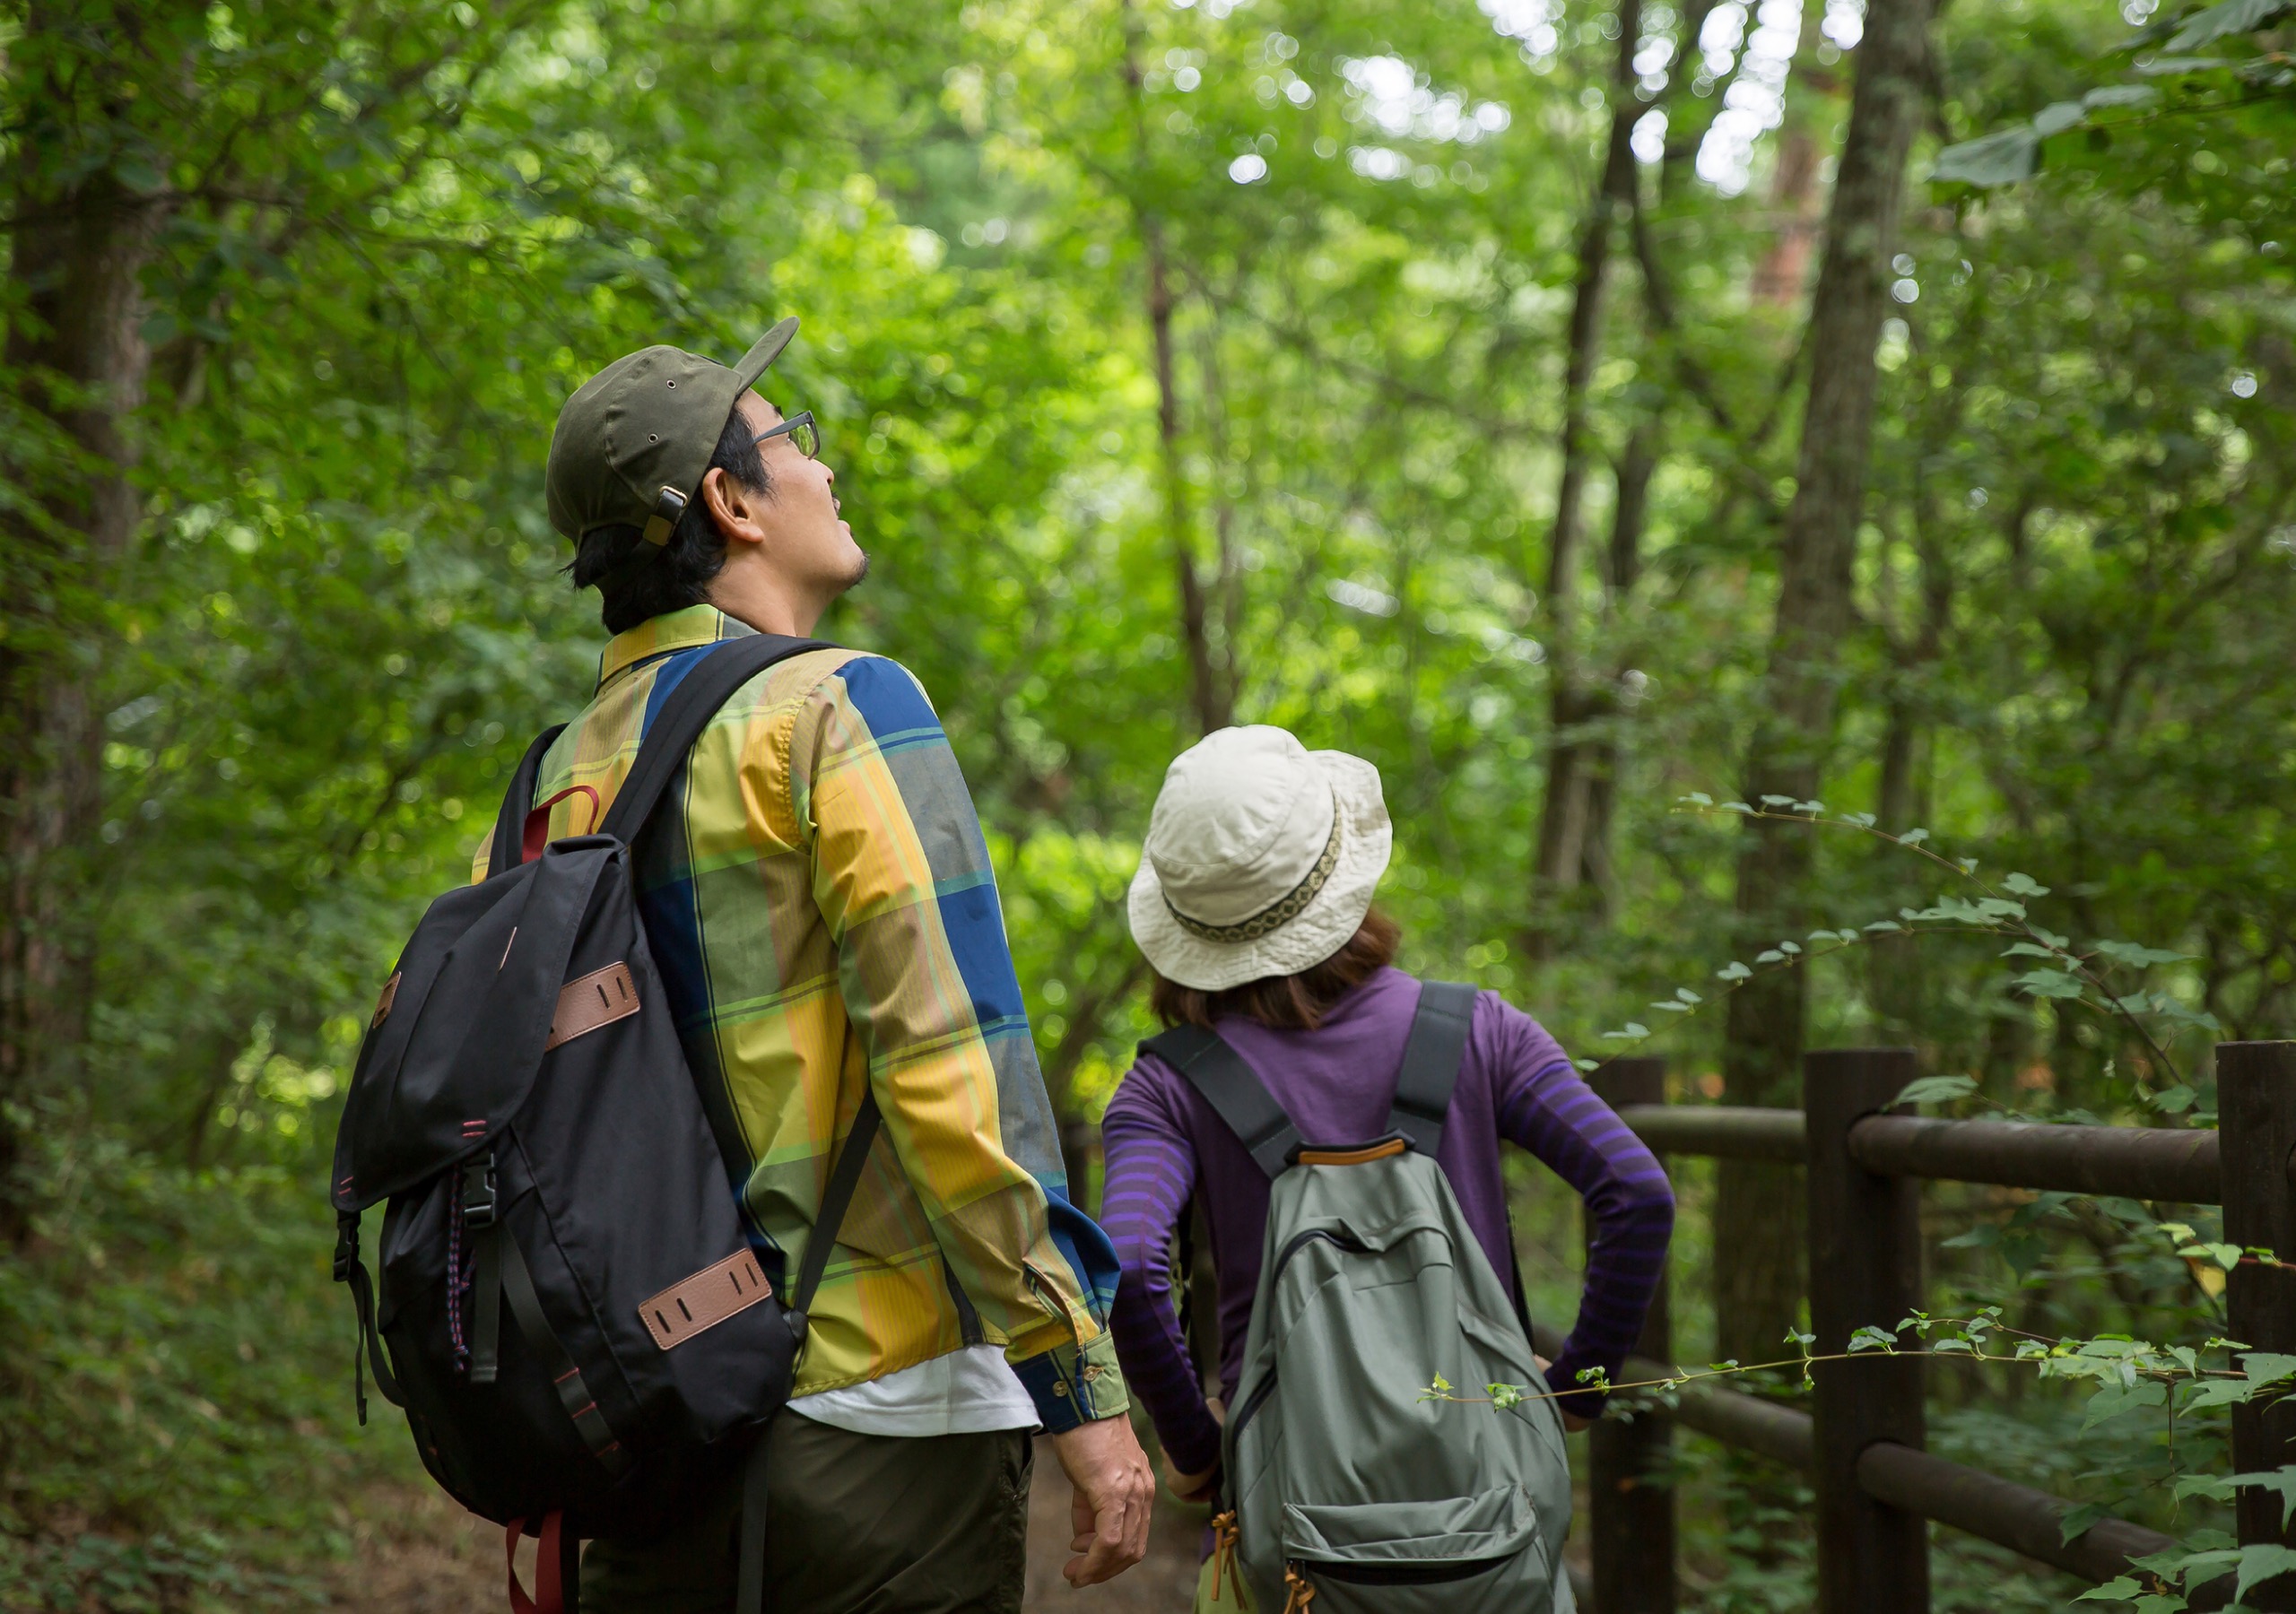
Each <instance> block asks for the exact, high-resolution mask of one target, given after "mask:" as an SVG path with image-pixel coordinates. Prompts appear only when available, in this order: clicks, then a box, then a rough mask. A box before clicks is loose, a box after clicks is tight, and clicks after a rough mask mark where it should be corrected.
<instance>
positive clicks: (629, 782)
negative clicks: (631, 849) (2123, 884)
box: [598, 633, 837, 842]
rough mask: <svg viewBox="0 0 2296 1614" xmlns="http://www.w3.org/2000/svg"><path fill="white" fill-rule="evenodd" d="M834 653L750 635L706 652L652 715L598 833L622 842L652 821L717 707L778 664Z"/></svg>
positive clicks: (823, 643)
mask: <svg viewBox="0 0 2296 1614" xmlns="http://www.w3.org/2000/svg"><path fill="white" fill-rule="evenodd" d="M836 648H837V646H834V645H832V644H831V643H829V642H828V641H827V640H825V639H801V638H788V637H787V635H784V634H778V633H751V634H744V635H743V636H742V637H741V638H735V639H727V640H726V641H725V642H724V643H723V644H720V645H718V646H716V647H714V648H712V649H710V650H709V651H706V652H705V653H704V654H703V655H701V657H700V660H699V661H698V662H697V663H696V664H695V665H693V666H692V667H691V668H689V669H688V670H687V672H686V675H685V676H684V677H683V678H682V679H680V680H679V681H678V687H677V688H676V689H674V690H671V691H670V696H669V699H667V700H665V701H664V702H663V703H662V709H661V710H660V711H658V712H657V713H656V714H655V715H654V721H653V723H652V724H651V725H648V728H647V731H646V740H645V742H644V743H643V744H641V745H640V746H639V748H638V759H637V760H636V761H635V762H632V763H631V766H630V773H629V776H628V777H625V778H624V779H623V780H622V788H621V789H620V790H618V791H616V792H615V793H614V798H613V806H612V807H611V808H609V809H608V810H607V811H606V816H605V821H604V823H602V824H600V825H599V826H598V833H599V834H601V835H611V836H613V837H615V838H616V839H617V840H621V841H623V842H628V841H631V840H634V839H636V838H637V835H638V831H639V829H643V828H644V827H645V824H646V820H648V818H650V817H651V816H653V811H654V804H655V803H657V802H658V801H660V800H661V798H662V792H663V791H665V790H666V789H667V788H669V784H670V781H671V780H672V779H673V778H674V777H677V771H678V769H679V768H683V766H684V765H685V757H686V753H687V752H688V751H691V750H692V749H693V743H694V742H695V741H697V740H699V739H700V738H701V731H702V730H703V729H705V728H708V727H709V720H710V719H711V718H712V717H715V716H717V715H718V707H722V706H724V705H725V704H726V701H728V700H730V699H733V695H734V691H735V690H738V689H740V688H741V687H742V686H743V685H744V684H745V683H747V682H749V681H750V680H751V679H752V678H755V677H756V676H757V675H758V674H759V673H761V672H764V671H765V670H766V669H767V668H768V667H770V666H772V665H773V664H775V663H776V662H785V661H787V660H788V659H789V658H790V657H791V656H793V655H803V654H804V653H805V652H806V651H808V650H834V649H836Z"/></svg>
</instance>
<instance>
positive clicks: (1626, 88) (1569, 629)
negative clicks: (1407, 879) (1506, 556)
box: [1532, 0, 1644, 933]
mask: <svg viewBox="0 0 2296 1614" xmlns="http://www.w3.org/2000/svg"><path fill="white" fill-rule="evenodd" d="M1617 23H1618V30H1619V31H1618V54H1617V56H1616V57H1615V59H1614V61H1613V66H1612V69H1611V81H1610V88H1609V100H1610V108H1611V129H1610V141H1609V143H1608V145H1607V146H1606V147H1605V152H1604V157H1603V168H1602V173H1601V175H1600V176H1599V177H1598V178H1597V179H1596V183H1595V187H1594V190H1593V193H1592V194H1591V195H1588V197H1587V212H1586V215H1585V217H1584V218H1583V219H1582V220H1581V221H1580V222H1579V226H1578V268H1577V273H1576V274H1575V277H1574V280H1573V283H1572V285H1571V293H1570V332H1569V335H1568V338H1567V340H1566V343H1565V347H1564V356H1563V367H1562V436H1561V461H1562V464H1561V476H1560V478H1559V480H1558V482H1557V484H1556V487H1555V494H1554V521H1553V524H1552V526H1550V527H1549V529H1548V532H1547V549H1546V622H1547V662H1548V666H1549V672H1548V676H1547V690H1548V696H1547V702H1548V728H1547V752H1546V794H1545V796H1544V800H1543V803H1542V805H1541V807H1540V810H1539V838H1538V852H1537V859H1538V861H1537V866H1536V870H1535V883H1536V887H1537V889H1536V892H1535V897H1534V901H1533V907H1532V912H1533V914H1534V915H1535V916H1536V917H1535V920H1534V930H1535V933H1544V926H1545V924H1546V916H1547V915H1549V914H1550V913H1551V910H1552V907H1553V904H1554V902H1555V900H1556V898H1558V897H1559V896H1561V894H1562V893H1564V892H1567V891H1570V890H1571V889H1574V888H1576V887H1577V886H1578V885H1579V884H1580V883H1581V880H1582V877H1583V876H1584V874H1585V872H1586V862H1587V858H1586V852H1587V829H1588V824H1589V821H1590V820H1591V819H1592V818H1593V817H1594V815H1595V814H1596V811H1598V809H1597V807H1596V799H1595V798H1596V772H1597V766H1596V764H1597V759H1598V753H1599V751H1600V747H1599V746H1598V745H1597V744H1596V741H1595V738H1594V736H1593V734H1592V733H1590V729H1589V725H1590V724H1592V723H1594V722H1595V721H1596V720H1597V719H1599V718H1600V717H1601V716H1603V715H1604V713H1605V710H1606V708H1607V704H1608V703H1607V701H1606V700H1605V698H1604V697H1603V696H1602V695H1601V694H1600V693H1598V692H1596V691H1595V690H1590V689H1589V688H1588V679H1587V655H1586V648H1585V646H1583V645H1582V644H1581V643H1580V638H1581V633H1580V622H1579V620H1578V619H1579V616H1580V614H1581V612H1580V604H1579V600H1578V580H1579V573H1580V572H1581V570H1583V569H1584V567H1585V554H1584V551H1585V547H1586V534H1587V523H1586V512H1585V507H1586V496H1587V473H1588V471H1589V469H1590V468H1591V466H1592V464H1593V462H1594V460H1595V457H1596V444H1595V440H1594V429H1593V425H1592V423H1591V421H1590V420H1589V418H1588V417H1589V413H1590V397H1589V395H1590V393H1591V392H1592V390H1593V385H1594V376H1595V364H1596V360H1597V359H1598V358H1599V357H1600V355H1601V352H1602V342H1603V310H1604V304H1605V300H1606V295H1607V292H1608V290H1609V284H1608V282H1609V280H1610V272H1611V271H1610V263H1611V242H1612V239H1613V235H1614V234H1615V233H1616V231H1617V229H1618V227H1619V225H1620V223H1621V221H1622V220H1623V219H1624V218H1625V217H1626V216H1627V215H1629V214H1630V213H1631V212H1632V210H1633V208H1634V203H1635V164H1634V144H1633V141H1634V126H1635V123H1636V120H1637V119H1639V117H1641V116H1642V113H1643V111H1644V108H1643V105H1642V103H1641V102H1640V101H1639V100H1636V99H1635V94H1634V89H1635V80H1636V74H1635V70H1634V55H1635V51H1636V49H1637V48H1638V47H1639V44H1640V41H1641V34H1642V6H1641V0H1621V4H1619V6H1618V7H1617Z"/></svg>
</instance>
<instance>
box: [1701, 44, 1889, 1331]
mask: <svg viewBox="0 0 2296 1614" xmlns="http://www.w3.org/2000/svg"><path fill="white" fill-rule="evenodd" d="M1931 9H1932V8H1931V4H1930V0H1902V3H1901V4H1893V5H1883V6H1875V7H1874V8H1873V9H1872V10H1871V11H1870V12H1869V13H1868V14H1867V17H1866V28H1865V38H1864V39H1863V40H1862V41H1861V42H1860V44H1859V46H1858V48H1857V53H1856V56H1857V65H1856V83H1855V88H1854V90H1853V91H1852V94H1851V101H1850V112H1849V128H1848V134H1847V135H1846V136H1845V138H1844V142H1843V145H1842V151H1841V159H1840V164H1839V169H1838V171H1837V178H1836V179H1835V182H1834V191H1833V196H1832V199H1831V202H1830V204H1828V207H1827V211H1826V228H1825V244H1824V258H1823V261H1822V265H1821V266H1820V268H1819V271H1818V284H1817V290H1816V291H1815V293H1814V296H1813V302H1812V306H1811V310H1810V325H1809V336H1808V343H1809V351H1810V354H1811V359H1810V385H1809V394H1808V398H1807V401H1806V404H1805V409H1804V413H1803V422H1802V441H1801V451H1800V455H1799V457H1798V461H1797V464H1796V484H1795V490H1794V498H1793V500H1792V502H1791V503H1790V504H1789V505H1788V507H1787V513H1786V521H1785V529H1784V532H1783V534H1782V537H1781V542H1780V546H1779V594H1778V611H1777V617H1776V619H1775V621H1774V624H1773V626H1772V629H1771V632H1770V650H1769V665H1768V671H1767V672H1766V674H1765V676H1764V679H1763V684H1762V697H1761V702H1760V707H1759V713H1758V716H1757V717H1756V719H1755V723H1754V728H1753V733H1752V740H1751V742H1750V743H1749V745H1748V749H1747V754H1746V760H1745V771H1744V780H1745V793H1746V799H1747V800H1748V801H1750V802H1754V803H1761V802H1764V801H1768V802H1770V803H1791V802H1802V801H1807V800H1809V799H1811V798H1812V797H1813V796H1815V795H1816V794H1817V792H1818V788H1819V784H1820V781H1821V779H1822V777H1823V770H1824V765H1825V760H1826V753H1827V750H1828V747H1829V745H1830V742H1831V739H1832V736H1833V731H1834V718H1835V712H1836V707H1837V705H1838V695H1839V681H1840V676H1841V661H1842V650H1843V646H1844V643H1845V641H1846V640H1847V638H1848V635H1849V631H1850V628H1851V621H1852V612H1851V600H1850V586H1851V577H1852V562H1853V560H1855V558H1856V554H1857V532H1858V526H1859V523H1860V520H1861V517H1862V516H1863V513H1864V508H1865V465H1866V456H1867V449H1868V447H1869V444H1870V442H1871V438H1872V434H1873V421H1874V394H1875V388H1876V385H1877V381H1878V377H1879V370H1878V369H1877V367H1876V365H1875V362H1874V348H1875V345H1876V343H1877V342H1878V341H1879V339H1880V336H1881V332H1882V321H1883V316H1884V315H1885V314H1886V313H1887V311H1888V308H1889V293H1888V285H1889V280H1890V273H1889V265H1890V258H1891V255H1892V252H1893V251H1894V250H1895V246H1894V243H1895V240H1896V237H1897V230H1898V214H1899V211H1900V203H1901V200H1902V197H1903V195H1904V187H1905V165H1906V153H1907V152H1908V150H1909V147H1910V145H1911V143H1912V141H1913V136H1914V132H1915V130H1916V129H1917V128H1918V126H1919V125H1920V121H1921V111H1922V103H1923V97H1924V94H1925V91H1924V84H1925V82H1926V73H1927V67H1928V55H1929V42H1928V41H1929V19H1930V13H1931ZM1812 846H1813V842H1812V839H1811V837H1810V835H1809V833H1808V832H1807V831H1806V830H1802V829H1797V828H1796V827H1795V826H1792V825H1780V824H1773V823H1762V822H1754V823H1749V824H1748V825H1746V826H1745V828H1744V839H1743V841H1742V842H1741V845H1740V847H1739V851H1738V857H1737V900H1736V932H1737V935H1738V937H1739V940H1740V941H1741V942H1742V944H1745V945H1749V946H1755V947H1759V946H1767V945H1770V944H1771V943H1773V942H1775V941H1778V940H1779V939H1780V938H1781V937H1788V936H1791V935H1793V934H1794V933H1796V931H1797V929H1799V928H1804V927H1805V926H1806V922H1807V894H1806V884H1807V881H1808V878H1809V875H1810V872H1811V859H1812ZM1805 992H1806V982H1805V977H1804V974H1803V972H1802V971H1800V970H1798V969H1785V970H1777V971H1771V972H1769V973H1765V974H1761V975H1757V976H1754V977H1753V979H1752V980H1751V981H1749V982H1748V983H1746V985H1745V986H1744V988H1742V989H1741V990H1740V991H1738V992H1736V993H1734V994H1731V998H1730V1006H1729V1015H1728V1023H1727V1026H1726V1030H1725V1034H1724V1035H1725V1042H1724V1046H1723V1058H1722V1080H1723V1091H1724V1094H1725V1096H1726V1098H1728V1100H1729V1101H1730V1102H1731V1103H1734V1104H1753V1105H1778V1104H1789V1105H1790V1104H1794V1103H1796V1102H1797V1096H1798V1093H1799V1090H1800V1089H1799V1083H1800V1069H1799V1067H1800V1062H1801V1054H1802V1036H1803V1023H1804V1017H1805ZM1717 1190H1718V1191H1717V1194H1716V1202H1715V1211H1714V1239H1715V1245H1716V1247H1717V1248H1718V1249H1726V1250H1729V1251H1730V1252H1731V1253H1732V1259H1730V1260H1729V1261H1727V1262H1718V1263H1716V1266H1715V1317H1716V1332H1717V1342H1718V1348H1719V1349H1720V1351H1721V1353H1722V1354H1723V1355H1724V1356H1726V1357H1731V1356H1735V1357H1736V1358H1739V1359H1741V1360H1758V1359H1760V1358H1759V1355H1758V1354H1757V1353H1759V1352H1761V1351H1764V1350H1768V1349H1770V1348H1771V1347H1772V1346H1774V1345H1776V1344H1777V1343H1778V1341H1779V1336H1780V1335H1781V1334H1782V1333H1783V1332H1784V1331H1785V1330H1786V1328H1787V1325H1788V1324H1789V1323H1792V1322H1793V1321H1794V1319H1795V1317H1796V1315H1797V1312H1798V1309H1799V1307H1800V1305H1801V1299H1802V1279H1801V1250H1802V1220H1803V1218H1802V1202H1801V1195H1800V1191H1799V1186H1798V1184H1796V1183H1795V1182H1794V1181H1793V1179H1792V1178H1791V1177H1790V1176H1789V1175H1788V1174H1787V1173H1786V1172H1784V1171H1781V1170H1779V1169H1777V1168H1776V1167H1762V1166H1754V1165H1748V1164H1744V1163H1738V1162H1731V1161H1724V1162H1722V1164H1721V1167H1720V1170H1719V1172H1718V1177H1717Z"/></svg>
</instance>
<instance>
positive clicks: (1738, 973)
mask: <svg viewBox="0 0 2296 1614" xmlns="http://www.w3.org/2000/svg"><path fill="white" fill-rule="evenodd" d="M1714 974H1715V977H1716V978H1717V979H1718V980H1724V981H1743V980H1744V979H1745V978H1746V977H1747V976H1750V975H1752V974H1753V971H1752V970H1751V969H1749V968H1746V966H1744V964H1741V963H1739V962H1738V961H1737V960H1736V959H1731V960H1730V961H1729V962H1728V963H1727V964H1725V965H1724V966H1722V968H1719V969H1718V970H1716V971H1715V972H1714Z"/></svg>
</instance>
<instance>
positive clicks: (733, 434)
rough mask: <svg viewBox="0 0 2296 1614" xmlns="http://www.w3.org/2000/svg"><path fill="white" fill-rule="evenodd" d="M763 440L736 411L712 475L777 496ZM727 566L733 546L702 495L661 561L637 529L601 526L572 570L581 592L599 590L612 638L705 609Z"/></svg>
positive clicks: (588, 536)
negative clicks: (713, 582) (667, 615)
mask: <svg viewBox="0 0 2296 1614" xmlns="http://www.w3.org/2000/svg"><path fill="white" fill-rule="evenodd" d="M756 435H757V434H756V432H755V431H754V430H752V428H751V426H750V422H749V420H748V417H746V416H745V415H744V414H743V413H742V412H741V409H740V407H739V406H738V405H736V406H735V410H734V412H733V413H732V414H730V415H728V416H726V426H725V430H722V431H720V432H719V433H718V448H717V451H716V452H715V453H713V454H712V455H710V456H709V469H710V470H712V471H723V472H724V473H726V476H727V477H728V478H729V479H730V480H732V481H734V482H739V483H740V484H741V485H742V486H743V487H744V488H746V489H748V490H750V491H751V492H752V493H759V494H770V493H771V492H772V491H773V483H772V480H771V478H770V477H769V476H768V475H767V474H766V469H765V456H763V455H762V454H761V453H759V452H758V447H757V444H756V443H755V442H754V441H752V438H755V436H756ZM640 551H643V552H642V553H641V552H640ZM725 565H726V540H725V538H724V537H723V536H722V535H721V534H719V533H718V524H717V522H716V521H715V520H713V519H711V517H710V515H709V507H708V505H707V504H706V503H705V502H704V500H703V499H702V497H701V492H700V489H699V488H698V487H697V488H696V489H695V490H694V496H693V498H692V499H691V501H690V502H689V503H688V504H687V505H686V507H685V513H684V514H683V515H682V516H679V517H678V521H677V525H675V526H674V527H672V528H671V529H670V541H669V542H667V543H665V544H664V545H663V546H662V547H661V550H660V551H659V552H658V553H657V552H656V551H655V549H654V546H653V545H652V544H650V543H648V542H646V538H645V534H643V533H641V532H640V531H639V529H638V528H636V527H634V526H623V525H618V524H617V525H608V526H596V527H592V528H591V529H590V530H589V531H588V532H587V533H585V534H582V540H581V542H578V543H577V544H576V545H575V546H574V564H573V565H572V566H571V567H570V568H568V569H569V570H570V571H571V572H572V573H573V575H574V586H575V587H577V588H589V587H592V586H596V589H597V591H598V595H599V612H598V614H599V615H600V616H601V617H603V618H604V620H605V628H606V631H607V632H608V633H623V632H627V631H628V630H629V629H632V628H635V627H637V626H638V624H639V623H640V622H642V621H644V620H647V619H648V617H657V616H660V615H661V614H662V613H663V612H669V611H683V610H684V609H685V608H686V607H687V606H689V605H699V604H700V603H702V602H703V601H704V600H706V599H708V598H709V580H710V579H711V578H713V577H716V576H717V575H718V572H719V571H721V570H722V569H724V568H725Z"/></svg>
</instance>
